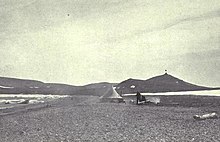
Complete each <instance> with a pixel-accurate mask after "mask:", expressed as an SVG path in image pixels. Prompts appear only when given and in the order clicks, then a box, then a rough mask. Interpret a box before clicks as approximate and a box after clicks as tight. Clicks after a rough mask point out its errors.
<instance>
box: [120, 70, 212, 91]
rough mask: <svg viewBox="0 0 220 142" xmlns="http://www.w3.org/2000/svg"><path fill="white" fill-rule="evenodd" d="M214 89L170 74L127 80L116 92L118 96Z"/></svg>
mask: <svg viewBox="0 0 220 142" xmlns="http://www.w3.org/2000/svg"><path fill="white" fill-rule="evenodd" d="M210 89H214V88H209V87H204V86H198V85H195V84H191V83H188V82H185V81H183V80H181V79H178V78H176V77H174V76H172V75H170V74H167V73H165V74H163V75H159V76H155V77H152V78H150V79H147V80H138V79H131V78H130V79H128V80H125V81H123V82H121V83H119V84H118V85H116V90H117V92H119V93H120V94H127V93H136V92H137V91H139V92H142V93H143V92H145V93H147V92H150V93H155V92H176V91H195V90H210Z"/></svg>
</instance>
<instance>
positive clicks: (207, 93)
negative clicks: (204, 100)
mask: <svg viewBox="0 0 220 142" xmlns="http://www.w3.org/2000/svg"><path fill="white" fill-rule="evenodd" d="M134 95H136V93H133V94H123V96H134ZM141 95H146V96H147V95H152V96H156V95H164V96H166V95H177V96H178V95H198V96H220V90H203V91H181V92H163V93H141Z"/></svg>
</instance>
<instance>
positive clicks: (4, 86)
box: [0, 77, 115, 96]
mask: <svg viewBox="0 0 220 142" xmlns="http://www.w3.org/2000/svg"><path fill="white" fill-rule="evenodd" d="M112 85H115V84H114V83H113V84H112V83H108V82H103V83H93V84H89V85H85V86H73V85H68V84H59V83H44V82H41V81H36V80H26V79H16V78H7V77H0V94H54V95H55V94H56V95H96V96H101V95H102V94H103V93H104V92H105V91H106V89H107V88H108V87H111V86H112Z"/></svg>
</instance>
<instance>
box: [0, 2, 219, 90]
mask: <svg viewBox="0 0 220 142" xmlns="http://www.w3.org/2000/svg"><path fill="white" fill-rule="evenodd" d="M165 69H167V70H168V72H169V73H170V74H172V75H174V76H176V77H179V78H181V79H184V80H186V81H189V82H191V83H196V84H199V85H206V86H220V1H219V0H32V1H31V0H0V76H6V77H18V78H25V79H37V80H41V81H45V82H60V83H70V84H73V85H82V84H87V83H91V82H100V81H108V82H120V81H123V80H125V79H128V78H137V79H147V78H149V77H152V76H155V75H160V74H163V73H164V70H165Z"/></svg>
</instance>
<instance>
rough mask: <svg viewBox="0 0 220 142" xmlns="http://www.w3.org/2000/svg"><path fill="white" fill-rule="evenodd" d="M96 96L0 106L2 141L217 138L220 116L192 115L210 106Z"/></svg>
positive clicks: (162, 141)
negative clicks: (103, 99)
mask: <svg viewBox="0 0 220 142" xmlns="http://www.w3.org/2000/svg"><path fill="white" fill-rule="evenodd" d="M96 100H97V98H96V97H85V96H83V97H77V96H74V97H72V98H65V99H60V100H55V101H52V102H49V103H46V104H37V105H23V106H21V107H18V108H16V109H8V110H1V111H0V136H1V139H0V141H1V142H12V141H13V142H35V141H36V142H40V141H45V142H47V141H49V142H56V141H59V142H61V141H63V142H68V141H73V142H77V141H84V142H87V141H94V142H97V141H100V142H103V141H112V142H117V141H118V142H122V141H126V142H127V141H139V142H143V141H146V142H148V141H149V142H165V141H166V142H170V141H181V142H184V141H187V142H188V141H195V142H197V141H206V142H208V141H210V142H214V141H216V142H217V141H220V127H219V126H220V119H210V120H204V121H195V120H193V118H192V116H193V115H195V114H203V113H206V112H208V111H211V110H212V109H213V108H204V107H203V108H195V107H165V106H136V105H131V104H113V103H98V102H97V101H96ZM213 110H216V108H214V109H213ZM217 110H218V109H217Z"/></svg>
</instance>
